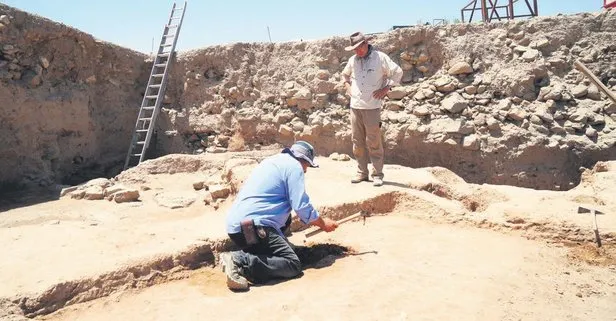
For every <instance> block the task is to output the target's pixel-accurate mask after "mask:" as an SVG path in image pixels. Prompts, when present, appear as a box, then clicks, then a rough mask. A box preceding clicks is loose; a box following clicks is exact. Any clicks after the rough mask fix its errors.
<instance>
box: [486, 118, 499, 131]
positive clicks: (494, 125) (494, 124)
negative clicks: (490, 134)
mask: <svg viewBox="0 0 616 321" xmlns="http://www.w3.org/2000/svg"><path fill="white" fill-rule="evenodd" d="M486 124H487V125H488V128H489V129H490V130H500V128H501V123H500V122H499V121H498V120H497V119H496V118H494V117H492V116H490V117H487V119H486Z"/></svg>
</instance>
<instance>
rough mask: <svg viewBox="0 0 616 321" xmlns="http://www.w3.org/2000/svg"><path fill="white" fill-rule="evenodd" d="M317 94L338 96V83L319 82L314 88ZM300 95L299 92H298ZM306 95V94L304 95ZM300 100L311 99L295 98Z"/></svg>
mask: <svg viewBox="0 0 616 321" xmlns="http://www.w3.org/2000/svg"><path fill="white" fill-rule="evenodd" d="M313 90H314V92H315V94H336V93H338V89H337V88H336V83H334V82H331V81H325V80H319V81H318V82H316V84H315V85H314V87H313ZM298 93H299V92H298ZM302 94H304V95H305V93H302ZM294 98H296V99H298V100H301V99H305V100H309V99H310V98H298V97H294Z"/></svg>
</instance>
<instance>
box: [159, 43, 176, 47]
mask: <svg viewBox="0 0 616 321" xmlns="http://www.w3.org/2000/svg"><path fill="white" fill-rule="evenodd" d="M171 46H173V44H172V43H166V44H164V45H162V46H161V47H171Z"/></svg>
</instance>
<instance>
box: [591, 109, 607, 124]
mask: <svg viewBox="0 0 616 321" xmlns="http://www.w3.org/2000/svg"><path fill="white" fill-rule="evenodd" d="M587 115H588V120H587V123H588V124H590V125H592V126H600V125H603V124H605V117H604V116H603V115H600V114H596V113H592V112H591V113H588V114H587Z"/></svg>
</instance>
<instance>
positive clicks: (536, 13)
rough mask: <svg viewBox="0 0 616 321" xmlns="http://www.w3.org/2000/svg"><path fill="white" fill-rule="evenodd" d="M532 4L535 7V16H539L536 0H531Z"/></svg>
mask: <svg viewBox="0 0 616 321" xmlns="http://www.w3.org/2000/svg"><path fill="white" fill-rule="evenodd" d="M533 6H534V7H535V16H539V7H538V6H537V0H534V1H533Z"/></svg>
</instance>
